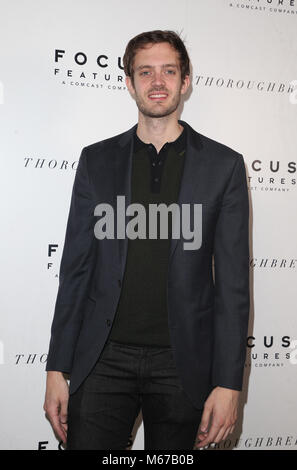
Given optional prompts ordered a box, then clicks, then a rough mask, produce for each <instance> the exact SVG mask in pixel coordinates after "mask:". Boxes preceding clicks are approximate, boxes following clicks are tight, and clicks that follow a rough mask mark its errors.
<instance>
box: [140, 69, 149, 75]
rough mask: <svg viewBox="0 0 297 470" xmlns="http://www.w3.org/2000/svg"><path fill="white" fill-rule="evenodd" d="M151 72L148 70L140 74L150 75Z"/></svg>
mask: <svg viewBox="0 0 297 470" xmlns="http://www.w3.org/2000/svg"><path fill="white" fill-rule="evenodd" d="M149 73H150V72H149V71H148V70H144V71H143V72H140V75H148V74H149Z"/></svg>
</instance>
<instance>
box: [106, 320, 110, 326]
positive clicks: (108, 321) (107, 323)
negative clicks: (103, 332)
mask: <svg viewBox="0 0 297 470" xmlns="http://www.w3.org/2000/svg"><path fill="white" fill-rule="evenodd" d="M106 325H107V326H110V325H111V321H110V319H109V318H108V319H107V320H106Z"/></svg>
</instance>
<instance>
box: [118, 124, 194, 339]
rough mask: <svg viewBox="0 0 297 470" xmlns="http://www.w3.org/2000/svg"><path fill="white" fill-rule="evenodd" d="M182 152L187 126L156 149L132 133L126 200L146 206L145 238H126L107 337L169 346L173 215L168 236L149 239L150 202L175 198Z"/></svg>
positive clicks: (169, 200)
mask: <svg viewBox="0 0 297 470" xmlns="http://www.w3.org/2000/svg"><path fill="white" fill-rule="evenodd" d="M185 150H186V129H185V128H184V129H183V131H182V133H181V134H180V136H179V137H178V138H177V139H176V140H175V141H174V142H167V143H166V144H164V146H163V147H162V148H161V150H160V152H159V153H157V151H156V148H155V147H154V145H152V144H146V143H144V142H142V141H141V140H140V139H139V137H138V136H137V134H136V132H135V135H134V152H133V157H132V179H131V203H140V204H142V205H143V206H144V207H145V209H146V215H147V217H146V220H147V224H146V229H147V230H146V236H147V238H145V239H140V238H136V239H135V240H132V239H130V238H129V239H128V252H127V260H126V269H125V274H124V278H123V284H122V291H121V296H120V299H119V303H118V307H117V311H116V315H115V319H114V322H113V325H112V329H111V332H110V335H109V339H111V340H112V341H118V342H121V343H125V344H136V345H149V346H168V347H169V346H171V341H170V336H169V328H168V309H167V274H168V259H169V248H170V237H171V228H172V226H171V223H172V217H171V214H170V213H169V217H168V232H169V236H168V238H163V239H162V238H160V233H159V228H160V224H159V223H158V225H157V227H158V230H157V238H155V239H150V238H149V229H148V225H149V217H148V214H149V204H160V203H165V204H166V205H167V206H168V205H170V204H172V203H174V202H177V198H178V193H179V188H180V182H181V177H182V172H183V165H184V157H185Z"/></svg>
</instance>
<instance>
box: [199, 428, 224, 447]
mask: <svg viewBox="0 0 297 470" xmlns="http://www.w3.org/2000/svg"><path fill="white" fill-rule="evenodd" d="M221 429H222V426H221V425H219V424H217V423H215V422H213V423H212V425H211V428H210V430H209V432H208V434H207V436H206V438H205V439H202V440H201V442H200V443H199V444H198V445H197V447H198V448H200V447H205V446H207V445H208V444H210V443H211V442H215V439H216V437H217V435H218V434H219V432H220V431H221Z"/></svg>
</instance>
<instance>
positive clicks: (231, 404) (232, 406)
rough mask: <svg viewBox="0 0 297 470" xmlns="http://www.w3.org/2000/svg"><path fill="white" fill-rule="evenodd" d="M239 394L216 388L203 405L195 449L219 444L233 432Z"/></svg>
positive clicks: (235, 391) (234, 391)
mask: <svg viewBox="0 0 297 470" xmlns="http://www.w3.org/2000/svg"><path fill="white" fill-rule="evenodd" d="M239 394H240V392H239V391H237V390H231V389H229V388H223V387H216V388H214V389H213V391H212V392H211V394H210V395H209V397H208V398H207V400H206V402H205V404H204V411H203V415H202V419H201V423H200V426H199V430H198V436H197V438H198V440H199V441H200V442H199V443H198V444H197V446H196V447H197V448H198V449H201V448H202V447H205V446H207V445H208V444H210V443H213V442H215V443H219V442H220V441H223V440H224V439H226V438H227V436H228V434H231V433H232V432H233V430H234V426H235V423H236V420H237V411H238V400H239Z"/></svg>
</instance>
